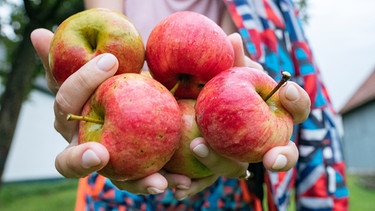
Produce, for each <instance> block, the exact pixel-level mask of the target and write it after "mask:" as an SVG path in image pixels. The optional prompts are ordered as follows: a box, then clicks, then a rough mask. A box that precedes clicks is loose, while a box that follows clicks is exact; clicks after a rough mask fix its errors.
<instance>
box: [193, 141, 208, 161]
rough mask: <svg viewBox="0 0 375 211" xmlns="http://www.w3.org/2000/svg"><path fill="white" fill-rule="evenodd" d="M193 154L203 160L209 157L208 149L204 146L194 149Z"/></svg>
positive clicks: (200, 145) (199, 145)
mask: <svg viewBox="0 0 375 211" xmlns="http://www.w3.org/2000/svg"><path fill="white" fill-rule="evenodd" d="M193 152H194V153H195V154H196V155H198V156H199V157H201V158H205V157H207V156H208V148H207V147H206V145H204V144H198V145H197V146H196V147H194V149H193Z"/></svg>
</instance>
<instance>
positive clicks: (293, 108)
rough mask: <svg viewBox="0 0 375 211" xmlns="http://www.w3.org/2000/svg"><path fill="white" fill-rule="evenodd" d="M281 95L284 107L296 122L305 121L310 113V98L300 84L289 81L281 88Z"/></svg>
mask: <svg viewBox="0 0 375 211" xmlns="http://www.w3.org/2000/svg"><path fill="white" fill-rule="evenodd" d="M279 97H280V101H281V103H282V105H283V106H284V108H285V109H286V110H287V111H288V112H289V113H290V114H291V115H292V116H293V122H294V123H295V124H298V123H301V122H303V121H305V120H306V119H307V117H308V115H309V113H310V106H311V102H310V98H309V95H308V94H307V92H306V91H305V90H304V89H302V87H300V86H299V85H298V84H296V83H294V82H292V81H289V82H288V83H287V84H286V85H285V86H282V87H281V88H280V92H279Z"/></svg>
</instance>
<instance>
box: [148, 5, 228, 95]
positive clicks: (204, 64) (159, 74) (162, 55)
mask: <svg viewBox="0 0 375 211" xmlns="http://www.w3.org/2000/svg"><path fill="white" fill-rule="evenodd" d="M233 61H234V51H233V46H232V45H231V42H230V40H229V39H228V37H227V35H226V34H225V32H224V31H223V30H222V29H221V28H220V27H219V26H218V25H217V24H216V23H215V22H214V21H212V20H211V19H209V18H208V17H206V16H204V15H201V14H199V13H195V12H190V11H180V12H176V13H173V14H172V15H170V16H167V17H166V18H165V19H163V20H162V21H160V22H159V23H158V24H157V25H156V26H155V27H154V29H153V30H152V31H151V33H150V36H149V38H148V40H147V43H146V62H147V65H148V67H149V69H150V73H151V75H152V77H153V78H155V79H156V80H158V81H160V82H161V83H162V84H163V85H164V86H166V87H167V88H168V89H170V90H171V89H172V88H174V87H176V89H175V92H174V95H175V97H176V98H192V99H196V97H197V96H198V93H199V91H200V90H201V89H202V87H203V86H204V84H205V83H206V82H207V81H208V80H210V79H211V78H212V77H213V76H215V75H216V74H218V73H219V72H221V71H223V70H225V69H228V68H230V67H232V66H233ZM176 85H177V86H176Z"/></svg>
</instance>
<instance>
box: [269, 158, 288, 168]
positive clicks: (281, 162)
mask: <svg viewBox="0 0 375 211" xmlns="http://www.w3.org/2000/svg"><path fill="white" fill-rule="evenodd" d="M287 164H288V160H287V159H286V157H285V156H284V155H278V156H277V158H276V161H275V163H274V164H273V166H272V169H274V170H280V169H283V168H284V167H285V166H286V165H287Z"/></svg>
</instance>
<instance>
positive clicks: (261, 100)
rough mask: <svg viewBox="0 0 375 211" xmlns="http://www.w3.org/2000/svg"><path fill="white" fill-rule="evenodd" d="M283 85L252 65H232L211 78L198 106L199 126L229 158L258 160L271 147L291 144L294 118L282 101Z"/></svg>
mask: <svg viewBox="0 0 375 211" xmlns="http://www.w3.org/2000/svg"><path fill="white" fill-rule="evenodd" d="M286 76H288V75H287V74H286ZM289 76H290V75H289ZM283 81H285V80H283ZM280 86H281V83H279V85H277V83H276V82H275V81H274V80H273V79H272V78H271V77H270V76H268V75H267V74H266V73H265V72H263V71H260V70H257V69H253V68H250V67H234V68H230V69H228V70H226V71H223V72H222V73H220V74H219V75H217V76H215V77H214V78H213V79H211V80H210V81H209V82H208V83H207V84H206V85H205V86H204V88H203V89H202V91H201V92H200V94H199V96H198V98H197V103H196V106H195V111H196V121H197V124H198V128H199V130H200V132H201V134H202V136H203V137H204V138H205V140H206V141H207V143H208V144H209V146H210V147H211V148H212V149H213V150H214V151H216V152H217V153H219V154H221V155H223V156H226V157H228V158H231V159H234V160H238V161H241V162H248V163H254V162H260V161H262V158H263V155H264V154H265V153H266V152H267V151H268V150H269V149H271V148H273V147H275V146H283V145H287V144H288V143H289V140H290V138H291V135H292V132H293V121H292V117H291V115H290V114H289V113H288V112H287V111H286V110H285V109H284V107H283V106H282V104H281V102H280V99H279V95H278V91H276V90H277V89H278V88H279V87H280ZM275 87H276V88H275ZM274 88H275V89H274Z"/></svg>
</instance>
